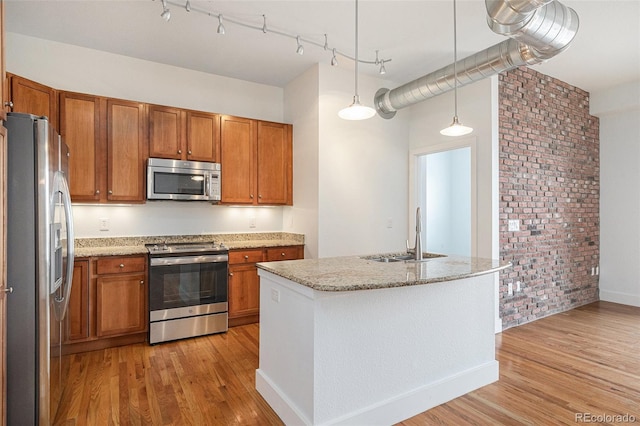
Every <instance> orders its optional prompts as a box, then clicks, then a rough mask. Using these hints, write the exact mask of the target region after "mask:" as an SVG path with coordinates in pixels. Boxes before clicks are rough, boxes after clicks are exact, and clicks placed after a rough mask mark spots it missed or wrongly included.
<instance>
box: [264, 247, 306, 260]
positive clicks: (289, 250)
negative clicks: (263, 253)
mask: <svg viewBox="0 0 640 426" xmlns="http://www.w3.org/2000/svg"><path fill="white" fill-rule="evenodd" d="M299 252H300V249H299V248H298V247H273V248H270V249H267V262H273V261H276V260H293V259H299V258H300V255H299Z"/></svg>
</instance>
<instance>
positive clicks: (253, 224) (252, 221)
mask: <svg viewBox="0 0 640 426" xmlns="http://www.w3.org/2000/svg"><path fill="white" fill-rule="evenodd" d="M255 227H256V218H255V216H251V217H250V218H249V228H255Z"/></svg>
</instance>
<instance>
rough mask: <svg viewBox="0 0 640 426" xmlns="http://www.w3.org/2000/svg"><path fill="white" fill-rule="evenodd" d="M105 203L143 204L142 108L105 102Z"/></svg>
mask: <svg viewBox="0 0 640 426" xmlns="http://www.w3.org/2000/svg"><path fill="white" fill-rule="evenodd" d="M107 114H108V116H107V126H108V131H107V148H108V151H107V153H108V154H107V155H108V158H107V200H109V201H128V202H144V200H145V198H144V194H145V191H144V186H145V171H146V166H145V163H146V160H147V156H148V155H147V154H148V149H147V143H146V141H147V139H146V137H145V129H146V125H145V113H144V104H142V103H138V102H132V101H122V100H116V99H109V100H108V101H107Z"/></svg>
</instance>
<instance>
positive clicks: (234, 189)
mask: <svg viewBox="0 0 640 426" xmlns="http://www.w3.org/2000/svg"><path fill="white" fill-rule="evenodd" d="M220 127H221V137H220V147H221V148H220V156H221V161H220V162H221V163H222V202H223V203H227V204H253V205H260V204H264V205H273V204H285V205H291V204H292V203H293V191H292V188H293V183H292V180H293V179H292V178H293V174H292V173H293V167H292V162H293V160H292V155H293V144H292V127H291V125H290V124H282V123H271V122H266V121H257V120H251V119H247V118H240V117H232V116H222V118H221V124H220Z"/></svg>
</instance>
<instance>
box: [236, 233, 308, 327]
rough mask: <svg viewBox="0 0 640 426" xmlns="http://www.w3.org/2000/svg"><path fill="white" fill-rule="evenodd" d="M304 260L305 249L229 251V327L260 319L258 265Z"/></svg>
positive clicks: (272, 248) (271, 248) (290, 247)
mask: <svg viewBox="0 0 640 426" xmlns="http://www.w3.org/2000/svg"><path fill="white" fill-rule="evenodd" d="M303 258H304V246H302V245H298V246H286V247H268V248H258V249H245V250H243V249H239V250H230V251H229V327H234V326H237V325H242V324H249V323H253V322H258V321H259V319H260V278H259V277H258V267H257V266H256V263H258V262H273V261H278V260H294V259H303Z"/></svg>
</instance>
